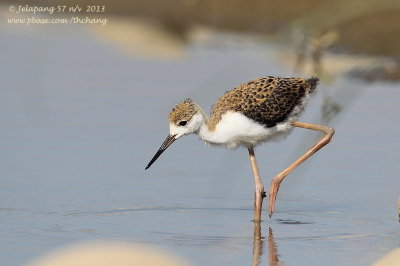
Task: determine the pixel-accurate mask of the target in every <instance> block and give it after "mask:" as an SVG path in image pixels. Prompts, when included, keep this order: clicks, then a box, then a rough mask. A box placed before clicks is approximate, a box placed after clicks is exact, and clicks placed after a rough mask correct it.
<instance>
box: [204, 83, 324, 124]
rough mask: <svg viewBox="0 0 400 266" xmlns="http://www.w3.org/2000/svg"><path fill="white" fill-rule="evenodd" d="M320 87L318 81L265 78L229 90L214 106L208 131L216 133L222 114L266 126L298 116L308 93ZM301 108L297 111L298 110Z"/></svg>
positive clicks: (208, 122)
mask: <svg viewBox="0 0 400 266" xmlns="http://www.w3.org/2000/svg"><path fill="white" fill-rule="evenodd" d="M317 84H318V79H317V78H310V79H302V78H277V77H270V76H268V77H262V78H258V79H254V80H251V81H249V82H246V83H244V84H242V85H240V86H238V87H236V88H234V89H232V90H229V91H227V92H226V93H225V94H224V95H223V96H222V97H221V98H219V99H218V101H217V102H216V103H215V105H214V106H213V108H212V110H211V115H210V118H209V119H208V120H207V126H208V128H209V130H211V131H213V130H215V127H216V125H217V124H218V122H219V121H220V120H221V118H222V115H223V114H225V113H226V112H227V111H236V112H240V113H242V114H244V115H245V116H246V117H248V118H250V119H252V120H254V121H256V122H258V123H260V124H262V125H264V126H266V127H273V126H275V125H276V124H277V123H280V122H283V121H284V120H286V119H287V118H288V117H289V115H290V114H291V113H292V112H293V111H295V113H294V114H292V115H293V116H296V115H298V114H297V113H299V112H300V111H301V110H302V109H303V107H302V106H301V105H302V104H301V103H302V101H303V99H304V98H305V96H306V94H308V93H311V92H312V91H313V90H314V89H315V87H316V86H317ZM296 106H298V107H299V108H298V110H295V107H296Z"/></svg>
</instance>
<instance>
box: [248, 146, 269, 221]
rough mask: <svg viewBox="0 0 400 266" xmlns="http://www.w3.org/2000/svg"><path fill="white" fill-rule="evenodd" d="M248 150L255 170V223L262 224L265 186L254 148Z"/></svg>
mask: <svg viewBox="0 0 400 266" xmlns="http://www.w3.org/2000/svg"><path fill="white" fill-rule="evenodd" d="M247 149H248V150H249V157H250V163H251V168H252V169H253V175H254V185H255V190H254V222H260V221H261V211H262V203H263V199H264V197H265V190H264V184H263V182H262V179H261V176H260V171H259V170H258V165H257V160H256V155H255V154H254V148H253V147H249V148H247Z"/></svg>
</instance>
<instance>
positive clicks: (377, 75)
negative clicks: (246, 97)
mask: <svg viewBox="0 0 400 266" xmlns="http://www.w3.org/2000/svg"><path fill="white" fill-rule="evenodd" d="M0 4H1V5H0V16H1V21H2V22H1V23H0V40H1V41H0V51H1V52H0V59H1V63H0V68H1V73H2V79H1V87H0V126H1V127H0V159H1V160H0V216H1V219H0V231H1V233H0V234H1V238H2V243H1V244H0V245H1V246H0V250H1V251H0V258H1V260H2V262H3V263H5V264H7V265H25V264H26V263H28V262H30V261H32V260H34V259H36V258H38V257H41V256H42V255H44V254H47V253H48V252H51V251H52V250H53V249H59V248H63V247H64V246H70V245H74V244H75V243H80V242H82V241H97V240H112V241H124V242H128V243H132V242H134V243H139V244H146V245H150V246H155V247H157V248H158V249H157V250H159V249H162V250H166V251H167V252H170V253H172V254H175V255H177V256H180V257H182V258H183V259H184V260H185V261H188V262H190V263H193V264H194V265H228V264H229V265H246V264H249V263H252V264H253V265H257V264H261V265H268V263H269V264H270V265H276V263H278V262H281V263H283V264H286V265H321V264H323V265H366V264H371V263H372V262H374V261H375V260H377V259H378V258H379V257H381V256H383V255H384V254H385V253H387V252H389V251H390V250H392V249H394V248H395V247H397V246H398V245H399V244H400V241H399V239H400V234H399V230H398V226H399V223H398V213H397V200H398V198H399V196H400V193H399V190H400V183H399V181H398V180H399V177H400V167H399V165H400V164H399V163H400V160H399V156H398V149H399V148H400V144H399V141H398V136H399V135H400V126H399V125H398V123H397V121H398V114H399V112H400V105H399V99H400V90H399V83H398V82H399V80H400V2H399V1H396V0H381V1H377V0H363V1H361V0H351V1H343V0H331V1H328V0H326V1H322V0H302V1H289V0H281V1H272V0H264V1H254V0H251V1H239V0H236V1H235V0H227V1H211V0H165V1H130V2H124V1H120V0H117V1H100V0H99V1H63V2H62V3H61V2H60V3H58V1H29V2H26V1H0ZM11 6H12V7H13V8H10V7H11ZM64 6H65V8H64ZM32 7H38V8H41V9H38V10H37V12H35V13H33V12H30V10H31V9H30V8H32ZM51 7H53V8H54V10H53V12H51V11H50V10H51V9H50V8H51ZM76 7H80V8H82V10H81V11H77V10H76ZM46 8H47V9H46ZM61 10H62V12H61ZM43 19H51V20H53V23H41V22H40V21H41V20H42V21H43ZM54 19H56V20H54ZM63 21H64V22H65V23H63ZM265 75H273V76H299V77H309V76H312V75H316V76H318V77H319V78H320V80H321V83H320V86H319V93H318V94H317V95H316V96H315V97H314V98H313V99H312V100H311V102H310V104H309V106H308V108H307V110H306V112H305V113H304V115H303V116H302V118H301V120H302V121H305V122H311V123H321V124H327V125H330V126H333V127H335V129H336V132H337V133H336V135H335V138H334V140H333V142H332V143H331V144H329V145H328V146H326V148H324V149H323V150H321V151H320V152H318V154H316V155H315V156H313V158H311V159H310V160H308V161H307V162H306V163H304V164H303V165H302V166H301V167H299V168H298V169H296V171H295V172H293V173H292V174H291V175H290V176H289V177H288V178H287V179H285V182H284V183H283V185H282V188H281V190H280V194H279V196H278V201H277V212H276V213H275V214H274V216H273V217H272V219H269V218H268V216H267V210H266V208H265V210H264V215H265V217H264V221H263V222H262V223H261V226H260V227H253V223H252V222H251V219H252V215H253V213H252V211H253V209H252V203H253V202H252V200H253V178H252V176H251V170H250V164H249V162H248V157H247V151H245V150H244V149H237V150H233V151H232V150H225V149H220V148H209V147H207V148H204V145H203V144H202V143H201V142H199V141H198V139H196V137H194V136H190V137H187V138H184V139H182V140H180V141H179V142H177V143H176V144H174V146H173V147H171V149H169V150H168V152H166V153H165V154H163V156H162V157H161V158H160V159H159V160H158V161H157V162H156V163H155V165H154V166H153V167H152V168H151V169H149V170H147V171H146V172H145V171H144V167H145V165H146V164H147V163H148V161H149V159H150V158H151V156H152V155H153V154H154V152H155V151H156V150H157V149H158V147H159V145H160V144H161V142H162V141H163V140H164V138H165V136H166V135H167V133H168V123H167V115H168V113H169V111H170V109H171V108H172V107H173V106H174V105H175V104H176V103H177V102H178V101H180V100H182V99H185V98H187V97H190V98H192V99H193V100H195V101H196V102H198V103H199V104H200V105H202V106H203V107H204V109H205V110H208V109H209V106H211V104H212V103H213V102H214V101H215V100H216V99H218V97H219V96H221V95H222V94H223V93H224V92H225V91H226V90H228V89H231V88H234V87H235V86H237V85H239V84H241V83H243V82H246V81H248V80H250V79H253V78H256V77H260V76H265ZM318 137H319V136H318V134H316V133H312V132H307V131H303V130H300V129H299V130H294V131H293V133H292V135H291V136H290V137H288V138H287V139H286V140H285V141H283V142H279V143H269V144H265V145H262V146H260V147H257V150H256V153H257V158H258V161H259V164H260V167H261V174H262V176H263V179H264V183H265V185H266V187H268V185H269V182H270V179H271V178H272V177H273V176H274V175H275V174H277V173H278V172H279V171H281V170H282V169H283V168H285V167H286V166H287V165H288V164H289V163H290V162H291V161H293V160H294V159H296V158H297V157H298V156H299V155H300V154H302V153H303V152H304V151H305V150H306V149H307V148H308V147H309V146H310V145H312V144H313V142H315V141H316V140H317V138H318ZM316 250H318V252H315V251H316ZM155 252H158V251H155ZM274 263H275V264H274Z"/></svg>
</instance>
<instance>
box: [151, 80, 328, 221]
mask: <svg viewBox="0 0 400 266" xmlns="http://www.w3.org/2000/svg"><path fill="white" fill-rule="evenodd" d="M318 83H319V79H318V78H317V77H310V78H298V77H274V76H264V77H260V78H256V79H253V80H250V81H248V82H246V83H243V84H241V85H239V86H237V87H235V88H233V89H231V90H228V91H226V92H225V94H223V95H222V96H221V97H220V98H219V99H218V100H217V101H216V102H215V104H214V105H213V106H212V107H211V112H210V115H209V116H207V115H206V113H205V112H204V111H203V109H202V108H201V107H200V106H199V105H198V104H197V103H195V102H194V101H193V100H191V99H190V98H187V99H185V100H183V101H181V102H179V103H178V104H177V105H175V107H173V108H172V110H171V112H170V113H169V116H168V121H169V134H168V136H167V138H166V139H165V141H164V142H163V143H162V145H161V147H160V148H159V149H158V151H157V152H156V153H155V155H154V156H153V157H152V159H151V160H150V162H149V163H148V164H147V166H146V167H145V170H147V169H148V168H150V166H151V165H152V164H153V163H154V162H155V161H156V160H157V159H158V158H159V156H160V155H161V154H162V153H163V152H164V151H165V150H166V149H167V148H168V147H169V146H170V145H171V144H172V143H174V142H175V141H176V140H177V139H179V138H181V137H182V136H185V135H188V134H197V135H198V136H199V138H200V139H202V140H203V141H205V143H207V144H211V145H217V146H225V147H226V148H229V149H234V148H237V147H245V148H247V150H248V154H249V159H250V164H251V168H252V171H253V176H254V184H255V193H254V221H258V222H259V221H261V211H262V203H263V199H264V198H265V197H266V192H265V188H264V184H263V182H262V179H261V175H260V172H259V168H258V164H257V160H256V156H255V153H254V148H255V147H256V146H257V145H260V144H262V143H264V142H268V141H271V140H278V139H283V138H285V136H287V135H288V134H289V133H290V132H291V131H292V129H293V128H294V127H299V128H304V129H310V130H316V131H320V132H322V133H323V136H322V137H321V138H320V139H319V140H318V141H317V142H316V143H315V144H314V145H313V146H312V147H311V148H310V149H309V150H308V151H307V152H306V153H304V154H303V155H302V156H300V157H299V158H298V159H297V160H296V161H295V162H293V163H292V164H291V165H289V166H288V167H287V168H286V169H284V170H283V171H282V172H280V173H279V174H277V175H276V176H275V177H274V178H273V179H272V180H271V185H270V190H269V217H271V215H272V214H273V212H274V211H275V201H276V197H277V193H278V190H279V188H280V184H281V182H282V181H283V179H284V178H285V177H286V176H287V175H288V174H289V173H290V172H291V171H293V170H294V169H295V168H296V167H297V166H298V165H300V164H301V163H302V162H304V161H305V160H306V159H307V158H309V157H310V156H311V155H313V154H314V153H315V152H317V151H318V150H319V149H321V148H322V147H324V146H325V145H326V144H328V143H329V142H330V141H331V139H332V137H333V135H334V133H335V130H334V129H333V128H332V127H330V126H324V125H319V124H311V123H304V122H300V121H298V118H299V116H300V115H301V113H302V112H303V111H304V109H305V107H306V105H307V103H308V101H309V98H310V96H311V95H313V94H314V93H315V92H316V88H317V85H318Z"/></svg>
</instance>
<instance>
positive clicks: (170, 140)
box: [144, 135, 176, 170]
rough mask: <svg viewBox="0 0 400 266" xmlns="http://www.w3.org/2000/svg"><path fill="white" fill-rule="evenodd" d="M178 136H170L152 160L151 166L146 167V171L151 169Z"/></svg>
mask: <svg viewBox="0 0 400 266" xmlns="http://www.w3.org/2000/svg"><path fill="white" fill-rule="evenodd" d="M175 136H176V135H168V137H167V138H166V139H165V140H164V142H163V144H162V145H161V147H160V149H158V151H157V152H156V154H155V155H154V156H153V158H152V159H151V160H150V162H149V164H148V165H147V166H146V168H145V169H144V170H147V169H148V168H150V166H151V165H152V164H153V163H154V162H155V161H156V160H157V158H158V157H160V155H161V154H162V153H163V152H164V151H165V150H166V149H167V148H168V147H169V146H170V145H171V144H172V143H173V142H174V141H175V140H176V139H175Z"/></svg>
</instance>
